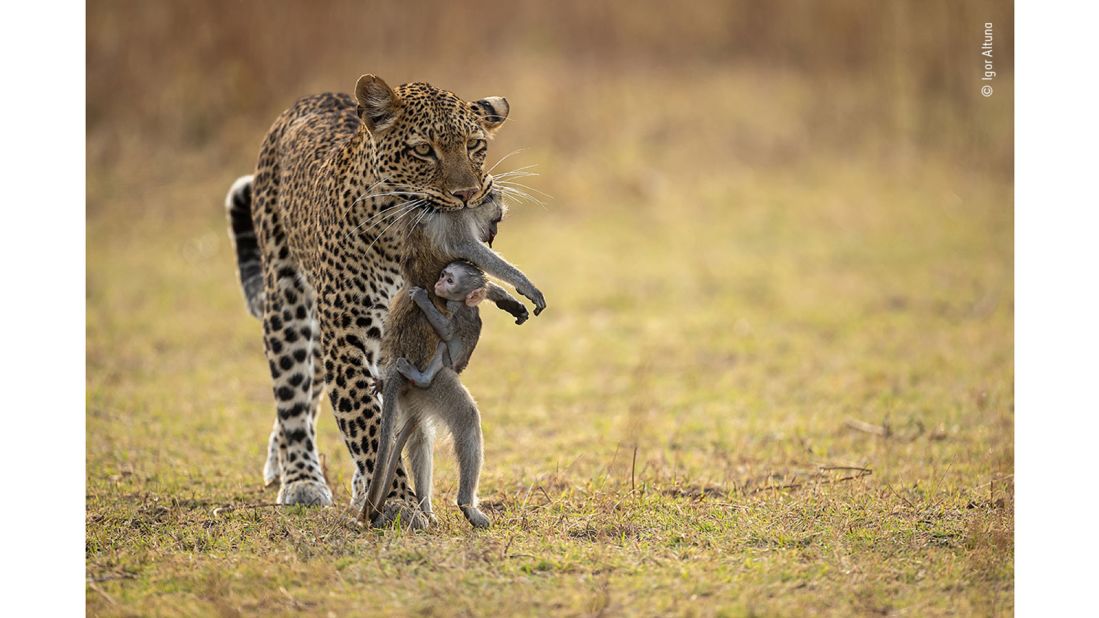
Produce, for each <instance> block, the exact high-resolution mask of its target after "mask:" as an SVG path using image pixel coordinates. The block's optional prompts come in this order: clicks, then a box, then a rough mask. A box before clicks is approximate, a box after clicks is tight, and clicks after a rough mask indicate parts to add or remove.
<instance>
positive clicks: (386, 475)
mask: <svg viewBox="0 0 1099 618" xmlns="http://www.w3.org/2000/svg"><path fill="white" fill-rule="evenodd" d="M471 214H473V215H474V216H472V217H470V218H467V219H465V221H462V220H461V218H456V217H449V218H431V220H429V221H426V222H425V223H423V224H422V225H415V226H414V227H413V228H412V229H411V230H410V239H409V241H407V242H406V245H405V248H406V256H405V260H404V261H403V263H402V275H403V277H404V280H405V282H406V288H405V289H404V290H402V291H401V292H399V293H398V294H397V296H396V297H395V298H394V300H393V302H392V303H391V304H390V312H389V317H388V321H387V325H386V331H385V338H384V340H383V343H382V356H383V369H382V376H381V377H382V415H381V416H382V418H381V426H380V431H379V436H378V442H379V444H378V456H377V460H376V462H375V469H374V474H373V476H372V478H371V483H370V487H369V489H368V490H367V494H366V501H365V503H364V504H363V510H362V517H363V518H364V519H366V520H368V521H371V522H375V523H377V522H378V521H380V520H382V519H383V517H382V516H381V515H382V514H383V513H384V505H385V499H386V493H387V490H388V489H389V488H390V485H391V484H392V483H393V474H394V472H395V471H396V468H397V463H398V462H399V461H400V457H401V451H402V449H403V447H404V445H405V443H406V441H409V440H410V439H411V438H413V436H415V440H414V441H413V448H412V452H411V453H410V455H411V457H410V459H411V465H410V468H411V473H412V476H413V479H414V482H415V490H416V495H417V498H418V499H419V501H420V505H421V509H422V510H423V512H424V514H425V515H426V516H427V517H428V518H429V519H430V518H432V517H433V516H434V515H433V513H432V510H431V477H432V461H431V451H432V443H433V433H432V431H431V429H430V421H431V420H438V421H441V422H442V423H443V424H445V425H446V427H447V429H449V430H450V433H451V434H452V436H453V437H454V450H455V455H456V456H457V458H458V467H459V483H458V507H459V509H460V510H461V511H462V514H463V515H465V517H466V519H468V520H469V522H470V524H472V525H473V526H474V527H477V528H483V527H486V526H488V525H490V523H491V522H490V520H489V518H488V517H487V516H486V515H485V514H484V513H482V512H481V511H480V510H479V509H478V508H477V486H478V483H479V480H480V475H481V464H482V461H483V446H482V435H481V416H480V410H479V409H478V407H477V403H476V402H475V401H474V400H473V397H472V396H471V395H470V394H469V391H468V390H466V388H465V386H463V385H462V383H461V380H460V379H459V378H458V372H459V371H461V370H462V369H463V368H464V367H465V361H468V357H469V354H470V353H472V351H473V347H474V346H475V345H476V338H477V337H478V336H479V334H480V317H479V316H478V315H477V313H476V308H475V307H474V308H471V309H473V313H472V316H473V317H474V318H475V320H474V322H475V323H476V328H475V333H474V334H473V336H472V340H470V333H456V332H452V329H454V326H455V325H454V324H453V320H449V321H447V320H443V321H440V320H439V319H438V318H439V317H442V316H441V314H440V313H439V312H438V308H437V307H436V306H435V305H434V303H433V302H432V300H431V298H435V299H438V297H434V296H433V295H432V296H431V297H430V298H429V299H428V300H427V304H428V305H431V308H432V309H434V310H435V313H436V314H439V315H438V316H436V315H433V314H432V313H431V312H425V310H424V309H425V306H423V305H421V304H420V302H422V301H419V302H418V301H416V300H414V298H413V295H412V294H410V289H411V288H412V287H413V286H420V287H428V286H430V285H431V284H432V283H434V281H435V279H436V277H437V276H438V273H439V271H440V270H442V268H443V266H445V265H448V264H449V263H450V262H452V261H454V260H455V259H464V260H466V261H469V262H470V263H472V264H473V265H475V266H477V267H478V268H481V269H482V270H484V271H485V272H486V273H488V274H491V275H494V276H497V277H499V278H501V279H502V280H504V281H505V282H507V283H510V284H512V285H514V286H515V288H516V291H517V292H519V293H520V294H522V295H523V296H525V297H527V298H529V299H531V300H532V301H533V302H534V304H535V310H534V313H535V315H538V314H539V313H541V311H542V309H544V308H545V306H546V302H545V297H544V296H543V295H542V292H541V291H539V290H538V288H537V287H535V286H534V284H532V283H531V282H530V280H529V279H528V278H527V277H526V275H524V274H523V273H522V272H521V271H520V270H519V269H517V268H515V267H514V266H512V265H511V264H509V263H508V262H507V261H506V260H505V259H503V258H502V257H501V256H500V255H498V254H497V253H496V252H495V251H493V250H492V249H490V248H488V247H487V246H485V245H484V244H482V243H481V242H477V241H476V240H473V241H471V242H466V240H465V238H466V236H469V235H470V232H471V231H473V232H474V234H473V236H472V237H473V238H474V239H478V238H479V239H481V240H482V241H487V240H489V239H490V238H491V237H492V236H494V235H495V227H496V223H497V222H498V221H499V220H500V219H501V217H502V216H503V209H502V206H501V205H500V204H499V202H498V200H497V199H490V200H489V201H488V202H486V203H485V204H484V205H482V206H480V207H478V208H477V209H476V210H475V212H474V213H471ZM470 225H472V226H473V227H472V230H471V228H470V227H469V226H470ZM486 287H487V290H486V292H487V294H486V296H487V297H488V298H490V299H491V300H493V302H495V303H496V304H497V306H499V307H500V308H501V309H504V310H505V311H508V312H509V313H511V314H512V315H513V316H515V318H516V323H517V324H522V323H523V322H524V321H525V320H526V319H527V313H526V309H525V307H523V306H522V304H521V303H520V302H519V301H517V300H515V299H514V298H512V297H511V295H510V294H508V293H507V292H506V291H505V290H503V288H501V287H500V286H498V285H495V284H492V285H489V286H486ZM436 302H441V299H438V300H437V301H436ZM517 307H518V308H517ZM453 309H457V307H454V308H453ZM454 313H456V312H452V317H454ZM467 317H468V316H467ZM460 328H461V327H459V330H460ZM448 334H449V335H451V337H445V336H441V335H448ZM463 334H464V335H465V337H466V339H465V340H464V341H463V342H462V343H463V344H464V345H462V346H459V348H458V349H453V350H452V349H450V347H449V345H448V342H447V339H454V338H455V337H454V336H453V335H459V338H461V335H463ZM440 344H442V345H440ZM441 347H443V348H446V349H447V355H449V356H450V359H449V360H452V361H453V362H452V363H450V366H445V365H446V363H443V364H442V365H443V366H440V367H438V368H437V369H436V370H435V371H436V373H435V374H434V376H433V379H431V380H429V381H427V382H426V383H425V384H424V386H425V388H418V387H414V386H412V385H411V384H409V382H408V381H406V380H405V378H404V376H402V375H401V372H400V370H399V369H398V367H397V365H398V360H399V359H407V362H408V363H409V364H410V365H420V366H426V367H430V366H431V365H432V363H434V362H435V360H434V359H435V358H436V357H438V356H439V352H440V348H441Z"/></svg>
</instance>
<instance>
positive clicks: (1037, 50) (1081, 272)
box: [1015, 0, 1099, 616]
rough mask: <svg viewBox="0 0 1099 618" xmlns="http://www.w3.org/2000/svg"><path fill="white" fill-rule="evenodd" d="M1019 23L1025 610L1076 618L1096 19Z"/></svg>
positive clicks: (1089, 494) (1048, 6)
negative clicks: (1074, 616) (1094, 31)
mask: <svg viewBox="0 0 1099 618" xmlns="http://www.w3.org/2000/svg"><path fill="white" fill-rule="evenodd" d="M1015 15H1016V17H1015V26H1016V63H1015V66H1016V70H1015V83H1016V84H1017V88H1018V90H1017V93H1016V107H1015V111H1016V123H1015V126H1016V131H1015V161H1016V176H1015V178H1016V184H1015V188H1016V191H1015V204H1016V209H1015V295H1016V305H1015V307H1016V313H1015V370H1016V374H1015V375H1016V386H1015V430H1016V433H1015V438H1016V440H1015V446H1016V450H1015V491H1016V493H1015V496H1016V502H1015V505H1016V507H1015V513H1016V527H1015V530H1016V535H1015V573H1016V612H1017V614H1018V615H1019V616H1039V615H1041V616H1058V615H1079V613H1080V612H1081V611H1082V610H1084V609H1085V608H1091V611H1094V607H1095V605H1096V601H1095V598H1096V597H1095V594H1096V588H1093V587H1092V586H1093V584H1095V576H1096V567H1095V555H1096V541H1095V534H1096V533H1095V524H1096V522H1097V521H1099V511H1097V510H1096V506H1097V504H1096V503H1097V500H1096V499H1095V495H1096V487H1097V486H1099V476H1097V474H1096V472H1097V471H1099V460H1097V459H1096V457H1095V455H1096V454H1097V453H1099V431H1097V429H1099V359H1097V355H1099V336H1097V335H1099V328H1097V324H1099V251H1097V247H1099V216H1096V209H1097V208H1099V198H1097V197H1096V187H1095V181H1096V179H1097V178H1099V156H1097V155H1096V140H1097V138H1099V131H1097V122H1096V118H1097V116H1096V113H1097V111H1099V98H1097V97H1096V86H1095V61H1096V56H1097V55H1096V53H1095V50H1094V46H1095V35H1094V33H1093V32H1092V30H1093V29H1094V26H1095V23H1096V16H1097V15H1099V11H1097V10H1096V5H1095V4H1094V3H1084V2H1080V3H1051V2H1037V1H1036V0H1025V1H1021V2H1019V3H1018V4H1017V5H1016V14H1015Z"/></svg>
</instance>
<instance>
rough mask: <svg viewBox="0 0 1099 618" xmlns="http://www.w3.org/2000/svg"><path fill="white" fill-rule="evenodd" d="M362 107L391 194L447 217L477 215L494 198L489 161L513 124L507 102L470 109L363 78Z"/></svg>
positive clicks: (416, 87) (422, 87)
mask: <svg viewBox="0 0 1099 618" xmlns="http://www.w3.org/2000/svg"><path fill="white" fill-rule="evenodd" d="M355 99H356V100H357V102H358V114H359V118H361V119H362V122H363V124H364V125H365V127H366V129H367V130H368V131H369V132H370V134H371V135H372V136H373V138H374V144H375V147H376V154H377V156H376V160H375V161H376V162H375V165H374V170H373V171H374V173H375V175H376V177H377V179H378V180H380V181H381V182H382V183H384V184H382V186H384V187H386V188H387V190H389V191H391V192H393V193H396V194H398V195H401V196H402V197H407V199H410V200H412V199H417V200H423V202H422V203H421V204H422V205H424V206H428V207H431V208H434V209H437V210H440V211H455V210H461V209H463V208H475V207H477V206H480V205H481V204H482V203H483V202H484V201H486V197H487V196H489V195H490V194H491V193H492V191H493V186H492V175H491V174H489V173H488V172H487V171H486V170H485V155H486V154H487V152H488V140H489V139H491V138H492V136H493V134H494V133H495V132H496V130H497V129H499V128H500V125H502V124H504V121H505V120H506V119H507V117H508V111H509V108H508V102H507V99H505V98H503V97H488V98H485V99H480V100H477V101H473V102H472V103H467V102H466V101H463V100H462V99H460V98H458V97H457V96H456V95H454V94H453V93H450V92H447V91H445V90H439V89H438V88H435V87H434V86H431V85H430V84H426V83H422V82H415V83H411V84H404V85H402V86H398V87H397V88H396V89H393V88H390V87H389V85H388V84H386V83H385V82H384V81H382V79H381V78H378V77H376V76H374V75H363V76H362V77H361V78H359V82H358V84H356V86H355Z"/></svg>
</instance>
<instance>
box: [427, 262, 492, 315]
mask: <svg viewBox="0 0 1099 618" xmlns="http://www.w3.org/2000/svg"><path fill="white" fill-rule="evenodd" d="M435 295H436V296H438V297H440V298H445V299H447V300H460V301H463V302H465V303H466V304H467V305H470V306H473V305H476V304H477V303H479V302H481V300H482V299H484V287H483V279H482V277H480V276H478V273H474V272H470V271H469V270H468V269H467V268H463V267H461V266H459V265H456V264H451V265H449V266H447V267H446V268H444V269H443V272H441V273H439V280H438V281H436V282H435Z"/></svg>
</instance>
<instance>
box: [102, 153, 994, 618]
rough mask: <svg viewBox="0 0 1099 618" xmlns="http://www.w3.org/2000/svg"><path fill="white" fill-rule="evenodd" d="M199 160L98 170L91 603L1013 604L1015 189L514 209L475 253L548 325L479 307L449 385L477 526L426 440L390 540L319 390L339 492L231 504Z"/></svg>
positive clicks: (215, 252) (709, 609) (256, 359)
mask: <svg viewBox="0 0 1099 618" xmlns="http://www.w3.org/2000/svg"><path fill="white" fill-rule="evenodd" d="M555 164H557V165H560V162H557V161H555V160H550V161H548V162H546V165H547V167H549V168H551V170H552V168H554V166H555ZM624 165H625V164H624ZM867 170H872V171H867ZM203 173H204V174H206V175H205V176H201V178H202V182H200V183H190V182H187V181H186V180H184V179H181V180H175V181H167V182H166V183H165V184H163V185H161V186H159V187H158V188H157V189H156V190H155V194H156V195H157V196H158V197H159V198H160V199H159V200H157V201H155V202H154V201H150V200H148V197H149V196H148V195H139V196H132V195H129V194H128V193H127V192H129V191H131V190H132V189H133V187H132V186H130V185H127V184H125V183H118V182H116V181H115V180H112V177H111V176H110V175H109V174H103V175H101V176H100V177H95V178H90V183H91V184H90V191H91V194H90V195H92V196H93V198H94V199H93V210H92V211H91V216H90V220H89V256H88V257H89V272H88V412H87V430H88V452H87V458H88V498H87V548H86V555H87V570H88V577H89V582H90V583H89V584H88V592H87V608H88V611H89V613H90V614H92V615H139V614H140V615H150V614H158V615H161V614H162V615H196V614H225V615H236V614H290V613H297V612H305V613H308V614H316V615H326V614H335V615H361V614H363V613H366V612H372V613H380V614H383V615H384V614H407V613H412V614H441V615H511V614H543V615H544V614H547V613H564V614H571V615H583V614H592V615H599V614H612V615H613V614H650V615H660V614H668V613H673V614H688V615H691V614H695V615H732V616H738V615H752V614H759V615H776V614H777V615H805V614H806V613H810V612H812V613H821V614H834V615H851V614H886V613H897V614H905V615H916V616H927V615H936V614H938V615H946V614H951V615H956V614H977V615H987V614H1000V615H1009V614H1010V613H1011V611H1012V607H1013V600H1012V599H1013V588H1012V577H1013V565H1012V561H1013V557H1012V554H1013V540H1012V538H1013V537H1012V527H1013V514H1012V511H1013V506H1014V502H1013V485H1012V479H1011V473H1012V471H1013V448H1012V438H1013V432H1012V423H1013V410H1012V406H1013V400H1012V382H1013V364H1012V353H1013V343H1012V322H1013V306H1012V296H1013V290H1012V252H1011V247H1012V221H1013V220H1012V210H1011V195H1010V185H1009V184H1008V183H1004V182H1001V181H997V180H995V179H994V178H992V179H989V178H985V177H982V176H973V175H970V176H964V177H963V176H962V175H961V174H960V173H956V172H954V171H951V170H947V169H941V168H936V167H933V166H928V167H926V168H921V169H916V170H908V171H907V172H906V173H904V174H901V173H897V172H895V171H889V170H888V169H887V168H872V167H871V168H867V167H863V166H860V165H854V164H844V163H839V162H829V163H817V164H805V165H803V166H800V167H799V168H798V169H797V170H796V172H795V171H789V172H785V173H783V172H777V171H773V170H772V171H770V172H764V173H760V174H756V175H752V176H744V175H741V176H733V175H730V176H728V177H721V176H715V177H713V178H712V179H711V180H709V181H707V182H697V183H692V184H691V185H690V186H689V188H687V189H684V190H678V189H675V190H673V189H672V188H669V187H666V186H665V187H659V186H658V187H656V188H655V189H652V190H651V191H649V190H646V191H647V192H641V193H635V194H633V195H629V194H624V195H625V197H622V198H618V199H616V198H615V197H614V196H615V194H616V192H617V191H618V190H619V188H618V187H611V188H610V189H608V190H607V192H606V193H605V194H598V195H595V196H593V197H592V201H586V202H585V200H584V196H583V193H581V191H583V190H584V189H582V188H581V189H571V188H569V187H565V188H564V189H563V191H564V193H565V194H566V197H565V198H564V199H560V198H559V199H558V200H556V201H555V204H556V205H551V206H550V207H549V208H547V209H545V210H543V209H539V208H537V207H523V208H517V209H516V210H515V211H514V213H513V216H512V217H511V218H510V219H509V220H508V221H507V222H505V224H504V225H503V226H502V227H501V235H500V237H499V239H498V248H499V249H500V250H501V252H502V253H504V254H505V255H507V256H509V257H511V258H512V259H514V260H516V261H517V262H518V263H519V264H520V265H521V266H522V267H523V268H524V269H525V270H526V271H527V272H528V273H529V274H530V275H531V277H532V278H533V279H534V280H535V281H536V282H537V283H538V284H539V285H540V286H541V287H542V289H543V290H544V291H545V292H546V295H547V298H548V300H549V306H550V308H549V309H548V310H547V311H546V313H545V314H543V316H541V317H539V318H536V319H533V320H532V321H530V322H528V323H527V324H526V325H523V326H521V327H516V326H514V325H513V324H511V323H510V322H509V321H508V320H507V318H506V316H502V315H489V316H488V317H487V318H486V327H485V334H484V338H483V340H482V342H481V345H480V347H479V348H478V350H477V354H476V355H475V357H474V360H473V362H472V364H471V367H470V369H469V370H468V371H467V373H466V375H465V379H466V383H467V385H468V387H469V388H470V390H471V391H472V392H473V393H474V395H475V396H476V397H477V398H478V400H479V402H480V404H481V406H482V411H483V415H484V429H485V440H486V447H485V450H486V453H485V470H484V475H483V477H482V478H483V480H482V491H481V494H482V499H483V500H484V502H485V504H486V510H487V512H489V513H490V514H491V515H492V516H493V517H494V519H495V524H494V526H493V527H492V528H491V529H490V530H488V531H487V532H475V531H473V530H471V529H470V528H469V526H468V525H467V524H466V523H465V521H464V520H463V519H462V517H461V516H460V514H459V513H458V512H457V511H456V509H454V508H446V506H445V505H450V504H451V503H452V500H453V496H454V493H455V481H456V478H455V477H456V475H455V468H454V465H453V462H452V460H451V459H452V458H451V456H450V450H449V446H448V445H447V444H446V443H443V444H441V445H440V447H439V448H438V449H437V453H436V459H437V462H438V463H437V465H438V470H439V472H438V473H437V494H438V504H440V505H444V506H441V507H440V509H439V510H440V520H441V522H440V525H439V526H438V527H437V528H435V529H433V530H431V531H429V532H426V533H408V532H402V531H399V530H386V531H373V530H366V531H364V530H361V529H358V528H357V527H355V526H354V525H352V524H351V523H350V518H349V516H348V513H347V512H346V504H347V501H348V498H349V495H348V487H349V482H350V466H349V458H348V457H347V455H346V453H345V451H344V447H343V446H342V442H341V441H340V439H339V437H338V435H337V430H336V428H335V426H334V423H333V422H332V419H331V417H330V412H329V408H328V404H327V402H326V403H325V407H324V410H322V414H321V417H320V422H319V427H320V433H321V437H320V447H321V450H322V452H323V453H324V454H325V455H326V457H327V467H328V475H329V478H330V480H331V483H332V486H333V490H334V491H335V493H336V501H337V505H338V506H337V507H335V508H329V509H303V508H285V509H280V508H270V507H264V506H260V507H255V508H252V507H249V506H242V505H255V504H267V503H271V502H273V500H274V490H265V489H263V488H262V487H261V475H260V472H261V466H262V464H263V457H264V447H265V444H266V435H267V432H268V430H269V428H270V424H271V420H272V418H273V417H272V414H273V406H272V401H271V395H270V392H269V390H268V388H269V387H268V383H267V377H266V369H265V364H264V360H263V355H262V348H261V341H260V336H259V325H258V323H257V322H254V321H253V320H252V319H250V318H249V317H248V316H247V315H246V313H245V311H244V309H243V304H242V300H241V298H240V293H239V291H238V288H237V284H236V281H235V280H234V272H233V265H232V257H231V254H230V248H229V244H228V241H227V239H226V237H225V230H224V223H223V221H222V219H221V213H220V212H219V210H218V207H217V205H216V204H217V197H218V195H219V194H220V193H221V191H222V190H223V187H222V185H223V184H227V181H228V178H222V177H221V176H219V175H218V174H215V173H212V172H208V171H204V172H203ZM548 173H549V175H551V176H552V173H553V172H552V171H550V172H548ZM221 174H224V172H221ZM141 200H145V203H146V204H148V206H147V208H146V209H145V210H144V211H141V210H138V209H137V208H134V207H132V204H130V202H134V201H141ZM596 200H597V201H596ZM203 201H205V202H207V203H209V204H210V205H209V207H208V208H206V209H205V210H201V209H198V208H194V207H193V204H194V203H201V202H203ZM188 203H189V204H191V205H192V206H191V207H189V208H188V209H181V210H179V211H177V210H174V209H173V208H174V206H175V205H180V204H188ZM196 212H199V213H202V214H199V215H195V214H194V213H196ZM851 421H859V422H863V423H868V424H871V425H876V426H878V427H879V428H880V429H882V430H883V431H884V429H885V428H888V435H876V434H875V433H873V432H869V431H866V429H868V428H867V427H863V428H862V429H861V430H860V429H855V428H853V425H854V423H852V422H851ZM829 466H850V467H859V468H866V469H869V470H872V473H871V474H868V475H863V474H865V473H862V472H857V471H851V470H828V469H825V468H827V467H829ZM859 475H863V476H859ZM851 476H857V477H859V478H853V479H849V480H844V479H845V477H851ZM230 506H240V507H241V508H236V509H235V510H233V509H227V508H223V507H230ZM219 508H220V510H218V509H219Z"/></svg>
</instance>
